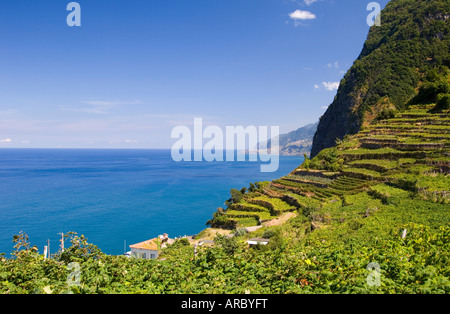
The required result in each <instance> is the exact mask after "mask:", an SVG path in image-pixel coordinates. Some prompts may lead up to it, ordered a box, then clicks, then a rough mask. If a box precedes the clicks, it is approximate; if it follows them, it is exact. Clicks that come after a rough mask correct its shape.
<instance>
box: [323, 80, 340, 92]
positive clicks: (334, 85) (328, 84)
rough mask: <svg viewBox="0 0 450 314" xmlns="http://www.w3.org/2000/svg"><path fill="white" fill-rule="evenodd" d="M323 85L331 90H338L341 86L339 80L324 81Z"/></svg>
mask: <svg viewBox="0 0 450 314" xmlns="http://www.w3.org/2000/svg"><path fill="white" fill-rule="evenodd" d="M322 85H323V86H324V87H325V88H326V89H328V90H329V91H332V90H337V89H338V88H339V82H322Z"/></svg>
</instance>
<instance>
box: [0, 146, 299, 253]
mask: <svg viewBox="0 0 450 314" xmlns="http://www.w3.org/2000/svg"><path fill="white" fill-rule="evenodd" d="M302 162H303V157H294V156H280V166H279V169H278V171H276V172H273V173H262V172H260V165H261V162H249V161H246V162H237V161H234V162H217V161H215V162H205V161H204V162H178V163H177V162H175V161H173V160H172V157H171V154H170V150H142V149H141V150H138V149H136V150H131V149H130V150H119V149H117V150H115V149H1V150H0V253H5V254H6V257H9V256H10V253H12V252H13V243H12V238H13V236H14V235H16V234H19V232H21V231H23V232H24V233H26V234H27V235H28V237H29V240H30V243H31V245H35V246H37V247H38V249H39V252H41V253H42V252H43V248H44V245H47V240H50V252H51V253H55V252H56V251H57V250H58V248H59V239H60V236H59V235H58V233H61V232H62V233H67V232H69V231H74V232H77V233H78V235H81V234H83V235H84V236H86V237H87V239H88V242H89V243H93V244H95V245H97V246H98V247H99V248H100V249H101V250H102V251H103V252H104V253H106V254H113V255H119V254H123V253H124V249H125V250H127V251H128V250H129V247H128V245H131V244H134V243H138V242H141V241H144V240H148V239H150V238H153V237H156V236H158V235H159V234H163V233H168V234H169V237H171V238H174V237H178V236H184V235H193V234H197V233H199V232H200V231H201V230H203V229H205V228H206V225H205V224H206V221H207V220H209V219H210V218H212V214H213V213H214V212H215V211H216V209H217V207H222V206H225V205H224V202H225V200H227V199H228V198H229V197H230V194H229V191H230V189H232V188H237V189H241V188H242V187H244V186H245V187H248V186H249V183H250V182H256V181H266V180H273V179H276V178H279V177H281V176H283V175H286V174H288V173H289V172H291V171H292V170H293V169H294V168H296V167H297V166H298V165H300V164H301V163H302ZM124 244H126V247H125V248H124ZM67 245H69V243H66V246H67Z"/></svg>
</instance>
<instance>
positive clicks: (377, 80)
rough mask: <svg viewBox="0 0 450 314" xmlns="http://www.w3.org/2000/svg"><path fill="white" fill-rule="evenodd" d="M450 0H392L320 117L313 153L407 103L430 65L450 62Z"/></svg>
mask: <svg viewBox="0 0 450 314" xmlns="http://www.w3.org/2000/svg"><path fill="white" fill-rule="evenodd" d="M449 17H450V2H449V1H446V0H428V1H416V0H392V1H390V2H389V3H388V4H387V6H386V8H385V9H384V10H383V11H382V12H381V26H373V27H372V28H371V29H370V32H369V34H368V36H367V40H366V42H365V44H364V47H363V49H362V52H361V54H360V56H359V57H358V59H357V60H356V61H355V62H354V64H353V66H352V67H351V68H350V69H349V70H348V72H347V73H346V74H345V76H344V78H343V79H342V81H341V83H340V87H339V89H338V92H337V95H336V97H335V100H334V101H333V103H332V104H331V105H330V106H329V107H328V110H327V111H326V112H325V114H324V115H323V116H322V118H321V119H320V123H319V126H318V130H317V133H316V134H315V137H314V142H313V147H312V151H311V155H312V156H316V155H317V154H318V153H319V152H320V151H321V150H322V149H324V148H328V147H332V146H334V143H335V140H336V138H339V139H343V138H344V136H345V135H347V134H355V133H357V132H358V131H359V130H360V129H361V127H362V126H364V125H367V124H369V123H370V122H371V121H372V119H373V118H374V117H376V116H377V115H378V114H379V113H380V112H382V111H383V110H386V109H389V108H396V109H404V108H405V104H406V103H407V102H408V101H409V100H410V99H411V98H412V97H413V96H415V94H416V90H417V87H418V86H419V84H420V82H421V81H422V80H423V77H424V75H425V73H427V71H429V70H430V69H432V68H436V67H437V66H439V65H446V66H449V65H450V53H449V46H450V24H449V23H450V21H449Z"/></svg>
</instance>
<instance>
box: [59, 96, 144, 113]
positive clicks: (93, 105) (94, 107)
mask: <svg viewBox="0 0 450 314" xmlns="http://www.w3.org/2000/svg"><path fill="white" fill-rule="evenodd" d="M81 103H82V104H83V105H84V106H83V107H61V109H62V110H68V111H73V112H81V113H89V114H96V115H106V114H108V113H109V112H110V111H111V109H113V108H115V107H118V106H130V105H140V104H142V102H141V101H139V100H132V101H109V100H83V101H82V102H81Z"/></svg>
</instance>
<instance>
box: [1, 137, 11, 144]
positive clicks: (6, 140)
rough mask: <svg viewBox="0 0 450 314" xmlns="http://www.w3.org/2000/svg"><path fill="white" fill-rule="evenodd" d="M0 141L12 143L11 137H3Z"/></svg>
mask: <svg viewBox="0 0 450 314" xmlns="http://www.w3.org/2000/svg"><path fill="white" fill-rule="evenodd" d="M0 143H12V139H10V138H5V139H2V140H0Z"/></svg>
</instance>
